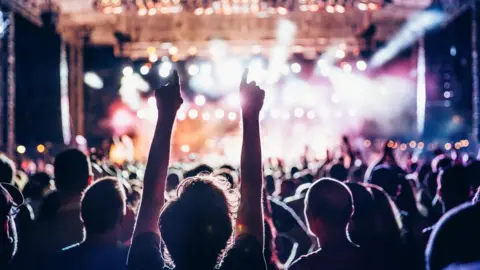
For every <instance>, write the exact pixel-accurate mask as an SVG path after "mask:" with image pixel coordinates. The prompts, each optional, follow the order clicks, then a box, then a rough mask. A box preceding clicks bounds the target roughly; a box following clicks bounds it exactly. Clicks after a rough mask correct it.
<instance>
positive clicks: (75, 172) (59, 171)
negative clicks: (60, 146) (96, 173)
mask: <svg viewBox="0 0 480 270" xmlns="http://www.w3.org/2000/svg"><path fill="white" fill-rule="evenodd" d="M54 175H55V185H56V187H57V189H58V191H60V192H61V193H64V194H68V195H78V194H81V193H82V192H83V191H84V190H85V189H86V188H87V187H88V185H89V183H90V182H91V179H92V168H91V166H90V160H89V158H88V157H87V156H86V155H85V154H84V153H82V152H80V151H79V150H77V149H68V150H66V151H63V152H61V153H60V154H58V155H57V156H56V157H55V162H54Z"/></svg>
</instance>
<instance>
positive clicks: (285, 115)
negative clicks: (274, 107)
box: [282, 112, 290, 120]
mask: <svg viewBox="0 0 480 270" xmlns="http://www.w3.org/2000/svg"><path fill="white" fill-rule="evenodd" d="M282 119H283V120H288V119H290V113H289V112H283V113H282Z"/></svg>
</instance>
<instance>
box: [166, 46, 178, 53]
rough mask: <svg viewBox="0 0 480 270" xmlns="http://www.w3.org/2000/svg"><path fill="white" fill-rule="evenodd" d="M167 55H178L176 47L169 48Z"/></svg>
mask: <svg viewBox="0 0 480 270" xmlns="http://www.w3.org/2000/svg"><path fill="white" fill-rule="evenodd" d="M168 53H169V54H171V55H176V54H177V53H178V49H177V47H175V46H172V47H170V49H168Z"/></svg>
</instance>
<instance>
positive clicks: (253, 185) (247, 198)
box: [237, 70, 265, 249]
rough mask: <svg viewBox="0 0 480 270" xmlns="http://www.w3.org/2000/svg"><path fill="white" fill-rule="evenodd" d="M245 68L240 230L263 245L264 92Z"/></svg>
mask: <svg viewBox="0 0 480 270" xmlns="http://www.w3.org/2000/svg"><path fill="white" fill-rule="evenodd" d="M247 75H248V70H245V72H244V74H243V77H242V82H241V84H240V95H241V98H242V120H243V121H242V124H243V142H242V156H241V164H240V178H241V186H240V194H241V203H240V209H239V211H238V219H237V234H243V233H247V234H250V235H252V236H254V237H255V238H257V240H258V241H259V243H260V244H261V245H262V249H263V246H264V227H263V207H262V187H263V172H262V146H261V143H260V120H259V114H260V110H261V109H262V106H263V100H264V98H265V92H264V91H263V90H262V89H261V88H260V87H258V86H257V84H256V83H255V82H250V83H247Z"/></svg>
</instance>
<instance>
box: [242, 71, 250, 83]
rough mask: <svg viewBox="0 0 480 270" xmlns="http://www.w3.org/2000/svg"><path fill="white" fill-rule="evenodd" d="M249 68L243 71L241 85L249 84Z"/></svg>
mask: <svg viewBox="0 0 480 270" xmlns="http://www.w3.org/2000/svg"><path fill="white" fill-rule="evenodd" d="M247 77H248V68H246V69H245V70H244V71H243V74H242V82H241V85H247Z"/></svg>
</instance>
